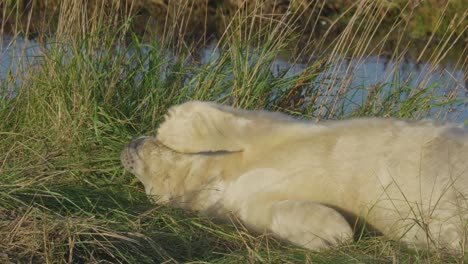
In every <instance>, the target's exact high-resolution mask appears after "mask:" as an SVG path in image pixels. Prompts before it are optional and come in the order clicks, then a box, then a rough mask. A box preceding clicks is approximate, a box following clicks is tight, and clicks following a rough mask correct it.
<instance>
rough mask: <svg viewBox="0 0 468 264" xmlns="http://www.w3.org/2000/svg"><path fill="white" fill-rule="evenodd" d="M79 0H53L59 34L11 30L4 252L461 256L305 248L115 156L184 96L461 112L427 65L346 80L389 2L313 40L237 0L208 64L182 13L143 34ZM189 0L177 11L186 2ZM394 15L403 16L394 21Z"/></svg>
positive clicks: (435, 57) (0, 228)
mask: <svg viewBox="0 0 468 264" xmlns="http://www.w3.org/2000/svg"><path fill="white" fill-rule="evenodd" d="M74 3H75V1H71V0H70V1H64V2H63V3H62V5H61V7H60V14H61V16H60V18H59V21H58V24H57V25H58V27H57V28H56V30H55V31H56V34H55V35H52V36H47V35H45V34H44V35H40V36H38V38H37V39H36V42H35V44H34V49H32V48H31V47H30V46H26V45H25V46H22V45H23V44H19V43H20V42H14V41H15V38H19V37H21V36H28V28H27V27H26V28H23V27H18V31H17V32H16V33H17V34H14V35H13V42H8V43H12V44H11V45H13V46H14V48H15V49H12V50H15V51H16V52H17V53H15V54H11V55H12V59H13V62H14V63H16V64H12V65H10V66H8V67H7V72H6V75H5V76H6V77H5V79H3V80H2V81H1V83H0V120H1V122H0V262H9V261H11V262H43V263H52V262H54V263H55V262H86V263H89V262H100V261H101V262H102V261H109V262H112V263H159V262H164V261H167V262H168V263H171V262H176V261H179V262H189V261H195V262H196V261H199V262H216V263H233V262H240V263H244V262H249V263H257V262H267V263H317V262H318V263H343V262H351V263H362V262H365V263H371V262H374V263H395V262H402V263H426V262H431V263H446V262H455V261H457V260H458V261H461V259H460V258H459V257H457V256H451V255H445V254H443V253H441V252H435V253H434V252H415V251H413V250H410V249H407V248H405V246H404V245H401V244H399V243H397V242H394V241H385V240H384V239H383V238H375V237H364V238H363V239H362V240H361V241H359V242H353V243H351V244H347V245H342V246H340V247H339V248H337V249H334V250H330V251H326V252H321V253H312V252H308V251H306V250H303V249H300V248H295V247H293V246H291V245H288V244H284V243H280V242H278V241H275V240H274V239H272V238H271V237H269V236H265V235H260V234H250V233H248V232H247V231H246V230H245V229H243V228H242V227H234V226H232V225H229V224H227V225H221V224H215V223H213V222H212V221H211V220H210V219H205V218H203V217H199V216H195V215H194V214H193V213H191V212H184V211H181V210H178V209H173V208H167V207H162V206H158V205H155V204H152V203H150V202H149V199H148V198H147V197H146V196H145V195H144V191H143V188H142V186H141V185H140V184H139V183H138V182H136V180H135V179H134V178H133V177H132V176H131V175H129V174H128V173H126V172H124V170H123V168H122V166H121V165H120V161H119V155H120V151H121V149H122V147H123V145H124V144H125V142H127V141H128V140H129V139H131V138H133V137H135V136H138V135H141V134H152V133H154V131H155V130H156V128H157V126H158V124H159V122H160V121H161V120H162V118H163V114H164V113H165V111H166V110H167V108H168V107H170V106H171V105H174V104H177V103H181V102H184V101H187V100H191V99H197V100H214V101H218V102H222V103H226V104H231V105H235V106H238V107H243V108H249V109H269V110H275V111H283V112H286V113H289V114H292V115H296V116H299V117H300V118H309V119H314V120H321V119H330V118H331V119H341V118H348V117H352V116H395V117H404V118H418V119H419V118H425V117H433V118H439V119H441V120H446V119H450V116H449V114H453V113H457V112H458V113H460V112H463V111H467V109H466V106H464V105H463V104H462V102H460V99H459V98H458V97H457V96H456V95H457V93H458V92H459V90H457V88H458V87H445V86H444V84H443V83H437V82H435V83H433V82H429V80H428V78H429V76H430V73H431V72H435V71H436V69H435V68H434V69H431V71H429V73H427V75H426V76H418V78H419V79H421V80H422V81H421V82H420V84H419V85H418V86H417V87H413V86H412V82H411V80H409V79H408V80H407V79H399V78H397V77H394V78H393V79H389V80H388V82H385V83H382V84H381V85H376V86H373V87H366V86H364V85H363V86H359V87H350V83H351V81H350V78H351V77H350V76H351V75H352V70H353V68H352V67H351V66H350V65H351V62H356V63H359V62H360V60H361V59H362V58H363V57H365V56H367V54H368V53H367V52H368V51H369V50H371V51H372V52H373V53H374V54H375V53H376V54H381V55H383V53H384V52H383V50H384V49H383V47H384V46H385V45H386V40H387V39H386V38H378V37H377V36H381V35H382V30H384V29H386V30H387V33H389V34H390V33H391V32H390V31H392V30H395V28H396V27H390V29H388V27H385V28H384V27H382V15H381V14H382V13H383V14H385V12H387V8H389V7H388V6H387V5H386V4H385V3H386V1H365V0H362V1H358V2H356V4H355V5H354V7H353V8H354V9H353V12H352V16H354V18H353V19H351V20H350V21H352V22H351V23H349V24H348V25H347V26H346V27H345V28H344V29H343V31H342V33H341V34H339V35H338V36H337V37H336V38H335V39H334V40H333V41H331V42H329V41H327V40H326V38H324V39H323V40H322V41H319V42H317V41H316V40H312V39H311V40H310V42H309V44H310V45H303V46H299V45H295V43H296V42H297V41H298V40H299V39H303V38H304V36H303V35H301V31H300V30H299V31H297V30H296V29H297V28H295V27H296V24H295V22H296V19H297V16H278V15H274V16H273V15H271V14H269V13H262V9H261V6H257V7H255V6H254V7H253V9H241V10H238V11H237V12H236V13H234V14H232V19H230V20H227V21H226V24H225V25H226V31H225V32H224V33H223V34H221V38H220V39H219V41H218V42H217V43H216V45H215V46H216V50H215V52H213V53H212V56H211V57H210V58H209V59H208V62H205V63H200V62H199V60H200V58H199V57H198V56H197V53H196V50H195V49H193V48H192V46H190V45H188V44H187V43H186V42H185V41H183V40H182V39H181V38H179V37H180V34H184V30H190V24H187V21H186V20H183V19H179V20H177V21H176V22H175V23H184V24H183V26H181V25H177V24H175V25H174V24H170V25H168V28H167V30H166V31H165V32H164V35H163V36H160V37H159V38H152V39H151V40H150V41H145V42H144V41H142V40H141V39H140V38H139V36H138V35H136V34H134V33H133V32H132V31H131V30H130V28H131V24H132V21H133V20H134V19H135V17H134V16H131V14H132V12H131V11H132V10H131V7H130V9H128V10H127V9H122V6H117V5H111V6H110V7H109V6H106V7H104V6H103V7H100V8H101V9H100V8H97V9H95V10H94V12H93V13H91V14H88V13H86V14H87V15H84V14H85V12H84V8H85V7H84V6H80V5H75V4H74ZM180 8H190V6H181V7H180ZM311 8H320V6H316V7H312V6H311ZM14 10H15V9H14V8H13V9H11V10H10V11H12V12H13V11H14ZM376 10H377V11H378V12H375V11H376ZM185 11H186V10H185ZM185 11H184V10H179V12H180V15H181V16H183V15H184V14H187V13H188V12H185ZM392 12H393V9H392ZM402 12H403V11H402ZM405 12H406V11H405ZM405 14H406V13H405ZM463 16H466V14H465V13H461V14H460V16H458V17H454V25H455V26H454V27H453V28H443V30H446V33H445V34H442V35H444V36H445V37H444V38H438V39H437V41H438V45H439V46H438V48H437V49H436V50H433V51H431V56H429V57H430V60H429V62H430V63H434V64H437V63H439V62H440V61H441V60H442V59H443V58H444V56H445V55H446V54H447V53H446V52H447V51H448V50H450V49H452V48H453V45H456V44H457V43H459V41H460V40H459V39H457V38H456V37H455V34H453V32H455V31H457V32H458V31H459V30H466V26H464V25H463V24H461V23H459V21H458V20H456V19H462V18H463ZM168 19H169V18H168ZM171 19H172V18H171ZM256 19H261V20H262V21H263V22H262V23H260V24H258V25H260V27H261V30H260V31H259V30H258V28H257V29H255V28H254V27H253V26H252V23H254V21H255V20H256ZM168 21H169V20H168ZM457 21H458V22H457ZM30 23H34V21H31V22H30ZM398 23H411V20H408V22H404V21H401V20H398V19H397V20H395V21H394V24H395V25H396V24H398ZM457 23H458V24H459V26H458V27H457V26H456V25H457ZM256 25H257V24H256ZM463 27H465V28H463ZM460 28H461V29H460ZM181 30H182V31H181ZM259 32H260V33H259ZM298 32H299V33H298ZM303 33H304V34H305V33H307V32H303ZM384 36H385V34H384ZM401 37H402V38H403V37H404V34H403V33H402V35H401ZM434 41H436V40H434ZM15 43H17V44H15ZM375 43H377V44H375ZM15 45H16V46H15ZM291 46H294V47H295V48H294V49H292V48H291ZM324 50H325V51H326V52H323V51H324ZM406 52H407V49H406V48H403V49H395V50H394V51H393V52H392V54H390V58H392V59H394V60H395V61H401V60H402V59H403V58H404V56H405V53H406ZM427 52H429V50H428V49H427V50H426V49H422V50H421V54H423V53H427ZM463 54H465V56H464V57H460V59H459V60H458V61H456V62H455V64H456V67H457V68H458V69H460V70H461V71H463V72H467V67H468V64H467V61H466V57H467V56H466V50H464V51H463ZM7 55H10V54H4V55H3V56H7ZM285 56H286V57H287V59H289V61H291V63H292V64H291V65H292V66H293V65H294V64H295V63H296V64H297V63H302V62H304V61H306V62H307V61H308V62H309V64H308V65H307V66H306V67H305V70H304V71H302V72H300V73H293V74H291V73H290V72H288V71H287V69H286V70H280V71H274V70H273V69H272V68H273V67H274V62H275V60H277V59H278V58H285ZM24 58H27V61H23V59H24ZM343 58H348V63H347V64H346V63H345V62H344V61H343ZM13 65H16V66H13ZM292 66H291V67H292ZM398 67H399V65H395V72H397V70H398ZM339 68H345V73H346V74H345V75H344V76H341V77H338V76H337V74H336V73H337V71H338V70H337V69H339ZM2 69H3V68H2ZM428 83H432V84H431V85H428ZM235 221H236V220H235V219H233V222H235Z"/></svg>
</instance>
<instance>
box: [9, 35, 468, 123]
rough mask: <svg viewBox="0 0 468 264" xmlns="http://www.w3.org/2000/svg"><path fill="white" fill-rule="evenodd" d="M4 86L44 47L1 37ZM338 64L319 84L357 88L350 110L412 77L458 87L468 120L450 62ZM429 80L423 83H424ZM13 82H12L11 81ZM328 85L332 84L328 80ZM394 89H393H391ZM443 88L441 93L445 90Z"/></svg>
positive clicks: (466, 94) (296, 69)
mask: <svg viewBox="0 0 468 264" xmlns="http://www.w3.org/2000/svg"><path fill="white" fill-rule="evenodd" d="M0 40H1V42H0V65H1V68H0V70H1V71H0V88H1V87H2V83H4V82H5V80H7V78H10V81H11V78H13V79H14V83H15V84H16V85H19V84H20V80H21V78H20V76H21V75H22V74H23V73H24V72H25V70H26V69H30V68H31V67H34V65H37V64H38V61H39V59H40V56H41V50H42V49H41V48H40V47H39V45H38V44H37V43H36V42H34V41H28V42H26V41H25V40H24V39H23V38H21V37H17V38H16V39H14V38H12V37H9V36H3V37H2V38H0ZM218 53H219V50H216V49H215V48H214V45H211V46H208V47H207V48H206V49H204V50H202V51H201V52H200V56H201V62H202V63H208V62H209V61H210V60H212V59H214V58H216V57H217V56H218ZM334 65H335V66H334V67H332V68H330V69H328V70H326V71H324V72H323V73H321V75H320V76H319V77H318V78H317V80H316V82H317V83H316V85H323V82H332V85H331V86H334V87H339V86H340V85H339V83H342V82H345V83H346V87H348V90H349V91H353V93H354V95H353V97H352V98H355V99H356V101H355V102H350V103H349V105H348V106H347V107H348V109H347V110H352V109H353V106H358V105H359V104H361V103H362V101H360V98H364V97H365V93H366V87H373V86H376V85H379V84H390V83H400V82H401V81H403V80H407V79H408V80H410V81H409V82H408V84H409V85H410V86H411V87H431V86H438V87H445V88H447V90H456V91H457V99H458V100H459V101H460V105H461V106H462V108H463V109H465V110H464V111H463V112H461V113H457V116H454V117H451V118H450V119H453V120H455V121H456V122H465V121H466V120H468V110H467V109H468V87H467V79H468V76H467V73H465V72H463V71H462V70H457V69H455V68H454V67H453V66H452V65H451V64H450V63H447V64H445V65H431V64H428V63H420V64H416V63H414V62H413V61H411V60H405V61H402V62H398V63H397V62H395V61H393V60H391V59H388V58H382V57H377V56H367V57H363V58H353V59H349V58H341V59H339V60H338V61H336V62H335V63H334ZM306 67H307V65H306V64H300V63H294V64H292V63H290V62H288V61H287V60H286V59H282V58H278V59H277V60H276V61H275V64H274V65H273V66H272V71H273V74H279V73H280V72H284V71H287V73H286V77H289V76H293V75H297V74H300V73H301V72H302V71H304V69H305V68H306ZM423 81H424V82H425V83H422V82H423ZM10 83H11V82H10ZM327 85H330V83H328V84H327ZM389 89H390V88H389ZM443 91H444V90H443V89H442V90H440V91H439V92H438V93H443ZM13 93H14V89H13V90H7V91H6V93H5V91H3V92H2V91H1V90H0V96H2V95H3V97H7V98H8V96H9V98H11V97H12V96H14V94H13ZM438 95H439V96H442V94H438Z"/></svg>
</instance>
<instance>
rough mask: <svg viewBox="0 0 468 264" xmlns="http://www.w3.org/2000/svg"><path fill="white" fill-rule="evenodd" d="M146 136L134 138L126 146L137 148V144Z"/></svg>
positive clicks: (139, 144)
mask: <svg viewBox="0 0 468 264" xmlns="http://www.w3.org/2000/svg"><path fill="white" fill-rule="evenodd" d="M146 138H147V137H139V138H137V139H134V140H132V141H130V143H128V145H127V148H129V149H133V150H137V149H138V147H139V146H141V144H142V143H143V142H144V141H145V139H146Z"/></svg>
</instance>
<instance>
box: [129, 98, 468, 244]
mask: <svg viewBox="0 0 468 264" xmlns="http://www.w3.org/2000/svg"><path fill="white" fill-rule="evenodd" d="M122 162H123V164H124V165H125V167H126V168H127V169H128V170H129V171H130V172H132V173H133V174H135V175H136V176H137V177H138V178H139V179H140V180H141V181H142V183H143V184H144V186H145V189H146V192H147V193H148V194H150V195H156V196H158V197H159V198H160V200H159V202H168V203H171V204H173V205H174V206H178V207H182V208H187V209H191V210H195V211H199V212H201V213H204V214H208V215H211V216H216V217H219V218H228V217H229V216H230V215H234V216H235V217H237V218H238V219H239V220H241V221H242V222H243V223H244V224H245V225H246V226H247V227H248V228H250V229H251V230H253V231H256V232H272V233H273V234H275V235H276V236H278V237H279V238H282V239H285V240H288V241H291V242H293V243H295V244H297V245H300V246H303V247H306V248H309V249H313V250H317V249H320V248H324V247H327V246H330V245H335V244H337V243H338V242H339V241H342V240H348V239H350V238H351V237H352V232H353V231H352V226H353V224H354V220H355V219H356V217H361V218H365V219H366V222H367V223H368V224H370V225H371V226H373V227H374V228H376V229H377V230H379V231H380V232H382V233H383V234H384V235H386V236H388V237H389V238H392V239H397V240H398V239H401V240H403V241H405V242H407V243H408V244H410V245H414V246H416V247H436V248H442V247H443V248H450V249H454V250H461V249H463V248H464V247H465V248H466V246H465V241H466V240H467V234H466V231H467V227H466V225H467V222H468V220H467V218H468V205H467V198H468V131H467V129H466V128H463V127H458V126H455V125H451V124H447V125H435V124H434V123H432V122H429V121H420V122H408V121H401V120H395V119H378V118H365V119H352V120H346V121H335V122H324V123H318V124H313V123H309V122H301V121H296V120H294V119H292V118H290V117H288V116H285V115H281V114H278V113H270V112H264V111H245V110H240V109H235V108H231V107H227V106H222V105H218V104H215V103H207V102H196V101H195V102H188V103H185V104H182V105H179V106H175V107H172V108H171V109H170V110H169V112H168V116H167V117H166V120H165V122H163V123H162V124H161V126H160V128H159V129H158V135H157V137H146V138H143V139H140V140H137V141H134V142H133V143H130V144H129V145H127V147H126V148H125V149H124V151H123V153H122Z"/></svg>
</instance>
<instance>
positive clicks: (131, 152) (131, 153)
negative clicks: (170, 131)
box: [120, 137, 148, 173]
mask: <svg viewBox="0 0 468 264" xmlns="http://www.w3.org/2000/svg"><path fill="white" fill-rule="evenodd" d="M146 138H148V137H139V138H137V139H134V140H132V141H130V142H129V143H127V144H126V145H125V148H124V149H123V151H122V153H121V154H120V160H121V162H122V165H123V166H124V167H125V169H127V170H128V171H130V172H131V173H134V172H135V166H136V163H137V161H138V159H139V158H138V157H139V154H138V149H139V148H140V147H141V146H142V145H143V143H144V142H145V139H146Z"/></svg>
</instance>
